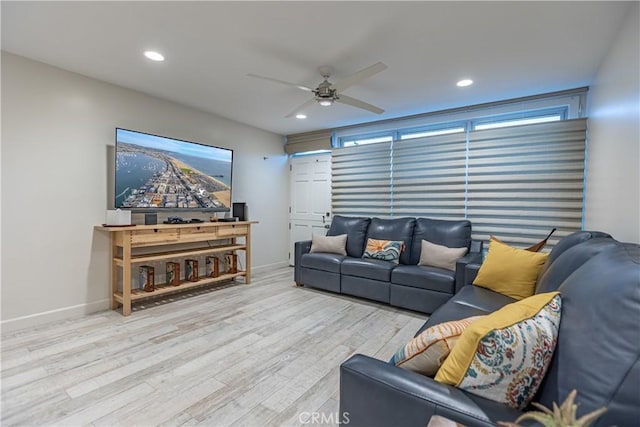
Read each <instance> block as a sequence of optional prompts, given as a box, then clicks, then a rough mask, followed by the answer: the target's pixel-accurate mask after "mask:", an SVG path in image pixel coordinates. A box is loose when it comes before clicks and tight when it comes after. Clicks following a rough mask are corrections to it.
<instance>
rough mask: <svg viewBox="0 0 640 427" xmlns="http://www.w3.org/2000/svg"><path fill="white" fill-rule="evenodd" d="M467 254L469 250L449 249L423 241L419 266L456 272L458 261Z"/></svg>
mask: <svg viewBox="0 0 640 427" xmlns="http://www.w3.org/2000/svg"><path fill="white" fill-rule="evenodd" d="M466 253H467V248H448V247H446V246H442V245H436V244H435V243H431V242H428V241H426V240H423V241H422V252H421V253H420V261H419V262H418V265H425V266H429V267H439V268H444V269H447V270H451V271H456V261H458V260H459V259H460V258H462V257H463V256H465V255H466Z"/></svg>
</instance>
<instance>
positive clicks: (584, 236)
mask: <svg viewBox="0 0 640 427" xmlns="http://www.w3.org/2000/svg"><path fill="white" fill-rule="evenodd" d="M596 237H611V235H609V234H607V233H603V232H601V231H576V232H575V233H571V234H569V235H568V236H566V237H563V238H562V239H560V240H559V241H558V243H557V244H556V246H555V247H554V248H553V250H552V251H551V253H550V254H549V258H547V262H546V263H545V265H544V266H543V267H542V271H540V276H541V277H542V275H543V274H544V273H545V272H546V271H547V269H549V268H550V267H551V265H552V264H553V263H554V262H555V261H556V259H558V257H559V256H560V255H562V254H563V253H564V252H565V251H566V250H568V249H570V248H572V247H574V246H575V245H578V244H580V243H583V242H586V241H587V240H591V239H595V238H596ZM542 292H547V291H542Z"/></svg>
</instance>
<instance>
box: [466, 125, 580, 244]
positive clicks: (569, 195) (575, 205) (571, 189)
mask: <svg viewBox="0 0 640 427" xmlns="http://www.w3.org/2000/svg"><path fill="white" fill-rule="evenodd" d="M585 139H586V119H576V120H564V121H559V122H553V123H544V124H534V125H526V126H514V127H509V128H500V129H491V130H480V131H473V132H470V133H469V163H468V186H467V217H468V219H469V220H471V223H472V237H473V238H474V239H479V240H484V241H487V240H488V239H489V236H490V235H495V236H496V237H498V238H500V239H501V240H503V241H505V242H507V243H509V244H513V245H514V246H519V247H526V246H530V245H532V244H534V243H536V242H538V241H540V240H541V239H542V238H543V237H544V236H545V235H546V234H547V233H548V232H549V231H550V230H551V229H552V228H554V227H556V228H557V229H558V230H557V231H556V233H555V234H554V235H553V237H552V238H551V239H550V240H549V245H551V246H553V245H555V243H556V242H557V241H558V239H559V238H561V237H564V236H566V235H568V234H570V233H572V232H574V231H578V230H580V229H581V226H582V206H583V203H582V198H583V182H584V162H585Z"/></svg>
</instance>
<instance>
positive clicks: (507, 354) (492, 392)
mask: <svg viewBox="0 0 640 427" xmlns="http://www.w3.org/2000/svg"><path fill="white" fill-rule="evenodd" d="M561 305H562V302H561V299H560V294H559V293H558V292H549V293H546V294H537V295H534V296H532V297H529V298H526V299H523V300H521V301H518V302H515V303H512V304H508V305H506V306H504V307H502V308H501V309H500V310H498V311H495V312H493V313H491V314H489V315H487V316H485V317H484V318H482V319H480V320H478V321H476V322H474V323H473V324H471V325H469V327H468V328H467V329H465V331H464V332H463V333H462V335H460V338H459V339H458V343H457V344H456V346H455V347H454V348H453V349H452V350H451V353H450V354H449V357H447V359H446V360H445V361H444V363H443V364H442V367H440V369H439V370H438V373H437V374H436V377H435V380H436V381H438V382H441V383H445V384H451V385H454V386H456V387H458V388H460V389H462V390H466V391H468V392H469V393H473V394H476V395H478V396H482V397H485V398H487V399H491V400H495V401H497V402H500V403H504V404H506V405H508V406H510V407H512V408H515V409H524V408H525V407H526V406H527V405H528V404H529V402H531V399H533V396H534V395H535V394H536V392H537V391H538V388H539V387H540V383H541V382H542V380H543V379H544V375H545V374H546V372H547V369H548V367H549V364H550V363H551V358H552V356H553V351H554V349H555V347H556V342H557V338H558V327H559V325H560V309H561Z"/></svg>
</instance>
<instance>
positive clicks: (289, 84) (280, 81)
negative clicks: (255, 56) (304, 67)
mask: <svg viewBox="0 0 640 427" xmlns="http://www.w3.org/2000/svg"><path fill="white" fill-rule="evenodd" d="M247 76H249V77H254V78H256V79H262V80H268V81H270V82H276V83H280V84H282V85H286V86H293V87H297V88H298V89H301V90H304V91H305V92H312V91H313V89H311V88H310V87H307V86H304V85H299V84H296V83H290V82H285V81H284V80H278V79H274V78H272V77H265V76H259V75H257V74H247Z"/></svg>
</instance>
